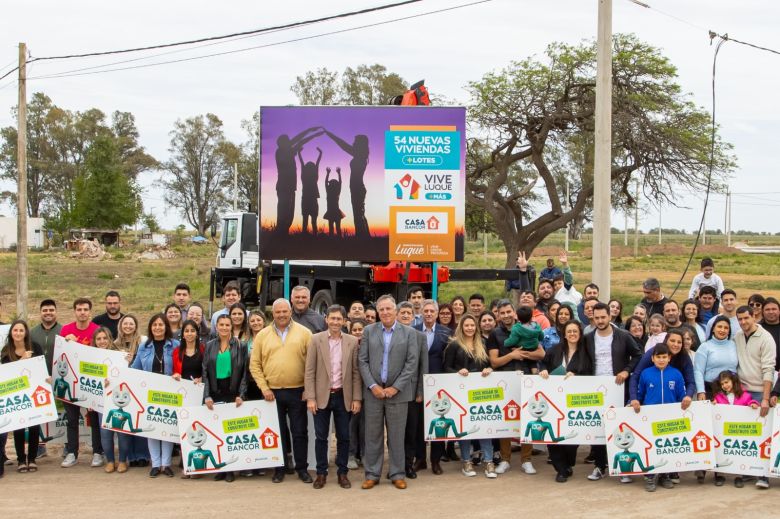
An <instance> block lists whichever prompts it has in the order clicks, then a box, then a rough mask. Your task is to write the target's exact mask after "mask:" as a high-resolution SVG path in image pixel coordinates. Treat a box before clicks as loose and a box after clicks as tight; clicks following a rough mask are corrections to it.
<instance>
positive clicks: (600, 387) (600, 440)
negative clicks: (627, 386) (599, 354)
mask: <svg viewBox="0 0 780 519" xmlns="http://www.w3.org/2000/svg"><path fill="white" fill-rule="evenodd" d="M522 384H523V390H522V395H523V399H522V402H521V404H520V405H521V407H522V410H521V412H520V428H521V430H522V438H523V442H525V443H560V444H572V445H604V444H605V443H606V442H607V441H606V437H605V435H604V425H603V423H602V417H603V416H604V411H605V409H608V408H610V407H613V408H614V407H623V386H619V385H617V384H616V383H615V377H588V376H573V377H569V378H566V377H564V376H555V375H552V376H550V377H549V378H547V379H544V378H542V377H540V376H539V375H524V376H523V377H522Z"/></svg>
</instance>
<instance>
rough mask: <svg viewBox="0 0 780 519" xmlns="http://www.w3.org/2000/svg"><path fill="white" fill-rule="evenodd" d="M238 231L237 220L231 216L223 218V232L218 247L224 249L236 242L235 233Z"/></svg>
mask: <svg viewBox="0 0 780 519" xmlns="http://www.w3.org/2000/svg"><path fill="white" fill-rule="evenodd" d="M237 233H238V220H237V219H235V218H231V219H229V220H225V227H224V232H223V234H222V239H221V240H220V244H219V248H220V249H222V250H223V251H226V250H227V249H229V248H230V246H231V245H233V244H234V243H235V242H236V234H237Z"/></svg>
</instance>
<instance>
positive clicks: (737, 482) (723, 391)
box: [712, 371, 758, 488]
mask: <svg viewBox="0 0 780 519" xmlns="http://www.w3.org/2000/svg"><path fill="white" fill-rule="evenodd" d="M712 386H713V387H712V392H713V393H714V394H715V403H716V404H721V405H749V406H750V407H751V408H753V409H758V402H756V401H755V400H753V397H752V396H750V393H748V392H747V391H745V389H744V388H743V387H742V382H740V380H739V375H737V374H736V373H734V372H733V371H721V372H720V374H719V375H718V378H717V380H715V382H713V383H712ZM725 482H726V478H725V477H723V476H722V475H720V474H718V473H717V472H716V473H715V486H716V487H722V486H723V483H725ZM734 486H735V487H737V488H742V487H744V486H745V481H744V480H743V479H742V476H737V477H735V478H734Z"/></svg>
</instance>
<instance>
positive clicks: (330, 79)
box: [290, 63, 408, 105]
mask: <svg viewBox="0 0 780 519" xmlns="http://www.w3.org/2000/svg"><path fill="white" fill-rule="evenodd" d="M407 88H408V85H407V83H406V81H404V80H403V78H401V76H399V75H398V74H396V73H394V72H388V71H387V68H386V67H385V66H384V65H380V64H378V63H376V64H374V65H358V66H357V67H356V68H354V69H353V68H351V67H347V68H346V69H345V70H344V72H343V73H342V74H339V73H338V72H334V71H330V70H328V69H326V68H320V69H317V70H316V71H309V72H306V73H305V74H304V75H303V76H298V77H297V78H295V83H294V84H293V85H292V87H290V90H292V92H293V93H294V94H295V95H296V96H297V97H298V103H299V104H302V105H336V104H343V105H382V104H387V102H388V101H389V100H390V99H391V98H392V97H394V96H396V95H399V94H402V93H404V92H405V91H406V89H407Z"/></svg>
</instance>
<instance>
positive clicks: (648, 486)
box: [645, 476, 656, 492]
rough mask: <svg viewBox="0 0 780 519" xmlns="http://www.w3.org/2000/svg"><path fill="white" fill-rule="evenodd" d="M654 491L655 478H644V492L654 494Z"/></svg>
mask: <svg viewBox="0 0 780 519" xmlns="http://www.w3.org/2000/svg"><path fill="white" fill-rule="evenodd" d="M655 489H656V477H655V476H645V490H646V491H647V492H655Z"/></svg>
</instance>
